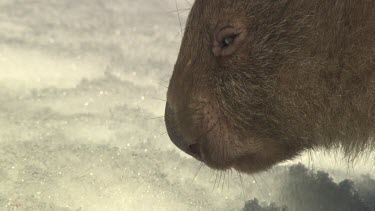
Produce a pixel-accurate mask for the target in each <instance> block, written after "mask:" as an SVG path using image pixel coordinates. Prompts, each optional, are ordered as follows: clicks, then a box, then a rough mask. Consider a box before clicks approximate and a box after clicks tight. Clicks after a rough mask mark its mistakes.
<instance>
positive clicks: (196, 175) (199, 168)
mask: <svg viewBox="0 0 375 211" xmlns="http://www.w3.org/2000/svg"><path fill="white" fill-rule="evenodd" d="M203 165H204V163H203V162H201V163H200V164H199V167H198V170H197V172H196V173H195V175H194V177H193V179H192V180H191V182H194V180H195V179H196V178H197V177H198V173H199V171H200V170H201V169H202V166H203Z"/></svg>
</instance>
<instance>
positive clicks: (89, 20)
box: [0, 0, 375, 211]
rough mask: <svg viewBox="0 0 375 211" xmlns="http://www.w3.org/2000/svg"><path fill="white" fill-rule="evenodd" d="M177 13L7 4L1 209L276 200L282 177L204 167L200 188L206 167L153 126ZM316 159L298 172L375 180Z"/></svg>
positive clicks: (38, 2)
mask: <svg viewBox="0 0 375 211" xmlns="http://www.w3.org/2000/svg"><path fill="white" fill-rule="evenodd" d="M177 3H178V7H179V8H181V9H185V8H189V7H190V5H189V3H188V2H186V1H185V0H179V1H178V2H177ZM174 10H176V5H175V1H174V0H157V1H156V0H137V1H133V0H79V1H77V0H26V1H20V0H0V210H74V211H78V210H80V211H81V210H82V211H83V210H90V211H91V210H94V211H95V210H98V211H102V210H109V211H112V210H239V209H241V208H242V207H243V206H244V201H245V200H247V199H252V198H254V197H258V198H261V199H262V200H272V197H273V195H274V194H276V193H275V192H277V190H273V189H272V188H270V187H273V176H272V175H273V174H275V171H276V172H277V170H275V171H271V172H268V173H264V174H260V175H254V176H245V175H243V176H242V179H241V178H240V177H239V176H238V175H237V174H236V173H233V174H225V175H224V174H221V173H217V172H216V173H215V172H213V171H211V170H209V169H208V168H206V167H203V168H202V169H200V171H199V174H198V176H197V177H195V175H196V172H197V170H198V169H199V166H200V164H199V163H198V162H196V161H195V160H193V159H191V158H188V157H187V156H185V155H183V154H182V153H180V152H179V151H178V150H176V149H175V147H174V146H173V145H172V144H171V142H170V141H169V139H168V137H167V135H166V134H165V132H166V130H165V128H164V124H163V120H162V118H154V117H160V116H162V115H163V111H164V102H163V101H162V100H158V99H164V98H165V92H166V88H165V87H164V86H166V85H167V84H168V78H169V76H170V74H171V72H172V69H173V64H174V62H175V59H176V55H177V52H178V49H179V42H180V39H181V35H180V29H181V28H180V23H179V18H178V17H177V15H176V13H175V12H174ZM181 12H182V11H181ZM186 14H187V11H185V12H184V13H183V14H182V15H181V21H182V24H183V22H184V18H185V15H186ZM182 27H183V26H182ZM306 158H307V157H306V156H304V157H302V158H300V159H297V160H296V161H295V162H298V161H304V162H305V163H307V164H309V165H310V166H314V167H318V168H325V169H331V170H332V172H336V173H334V175H338V177H342V178H344V177H348V176H349V177H352V176H353V174H359V173H358V172H360V173H367V174H370V175H375V173H374V172H375V170H374V168H373V164H370V165H367V166H365V165H364V164H359V165H358V166H359V167H357V168H356V169H355V170H350V171H348V168H347V167H346V166H345V165H340V164H338V163H340V162H326V158H322V156H313V157H312V158H311V157H309V158H311V159H306ZM310 160H313V161H314V165H312V164H311V162H310ZM327 163H328V164H332V165H331V166H330V165H326V164H327ZM349 169H351V168H349ZM337 172H339V173H337ZM340 172H344V173H343V174H342V173H340ZM353 172H354V173H353Z"/></svg>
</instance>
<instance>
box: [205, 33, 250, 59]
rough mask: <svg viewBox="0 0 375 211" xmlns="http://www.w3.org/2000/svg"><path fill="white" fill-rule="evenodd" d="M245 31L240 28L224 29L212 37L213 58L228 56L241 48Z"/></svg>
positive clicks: (244, 38)
mask: <svg viewBox="0 0 375 211" xmlns="http://www.w3.org/2000/svg"><path fill="white" fill-rule="evenodd" d="M246 34H247V33H246V31H245V30H243V29H242V28H240V27H225V28H222V29H220V30H219V31H218V32H217V33H216V34H215V36H214V40H213V41H214V42H213V46H212V52H213V54H214V55H215V56H230V55H232V54H234V53H235V52H236V51H237V49H239V48H240V47H242V44H243V42H244V41H245V40H246Z"/></svg>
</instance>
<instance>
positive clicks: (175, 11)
mask: <svg viewBox="0 0 375 211" xmlns="http://www.w3.org/2000/svg"><path fill="white" fill-rule="evenodd" d="M190 10H191V8H183V9H179V10H171V11H167V13H177V12H179V11H182V12H180V14H182V13H184V12H186V11H190Z"/></svg>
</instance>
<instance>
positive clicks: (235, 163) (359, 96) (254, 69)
mask: <svg viewBox="0 0 375 211" xmlns="http://www.w3.org/2000/svg"><path fill="white" fill-rule="evenodd" d="M222 24H234V25H236V24H237V25H238V24H239V25H241V26H243V27H244V28H245V31H246V33H247V36H246V41H245V42H244V43H243V45H242V46H241V47H240V48H239V49H238V50H237V51H236V52H235V53H234V54H233V55H230V56H223V57H217V56H215V55H214V54H213V53H212V40H213V39H214V36H215V35H214V34H215V30H216V27H217V26H219V25H222ZM374 72H375V1H373V0H196V1H195V3H194V5H193V7H192V9H191V12H190V15H189V18H188V21H187V27H186V31H185V35H184V38H183V40H182V45H181V50H180V54H179V57H178V60H177V63H176V66H175V70H174V72H173V75H172V78H171V81H170V86H169V90H168V96H167V101H168V105H167V110H166V123H167V128H168V131H169V134H170V136H171V139H172V140H173V141H174V142H175V143H176V144H177V145H178V146H179V147H180V148H181V149H183V150H184V151H187V152H188V153H190V154H193V155H194V156H195V157H197V158H198V159H199V160H202V161H204V162H205V163H206V164H207V165H208V166H210V167H212V168H216V169H228V168H235V169H237V170H239V171H243V172H248V173H251V172H256V171H260V170H265V169H267V168H269V167H271V166H272V165H274V164H276V163H279V162H281V161H285V160H287V159H291V158H293V157H294V156H296V155H298V154H299V153H301V152H302V151H305V150H310V149H316V148H336V147H340V148H341V149H343V150H344V152H345V153H346V154H347V155H357V154H358V153H361V152H363V150H365V149H370V150H371V149H373V148H374V140H373V138H374V132H375V75H374V74H373V73H374ZM192 145H194V146H195V147H196V146H198V149H195V151H194V152H193V153H192V152H189V149H188V147H189V146H192ZM197 150H198V151H197ZM197 154H199V155H197Z"/></svg>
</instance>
